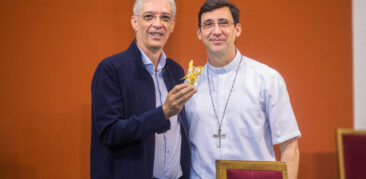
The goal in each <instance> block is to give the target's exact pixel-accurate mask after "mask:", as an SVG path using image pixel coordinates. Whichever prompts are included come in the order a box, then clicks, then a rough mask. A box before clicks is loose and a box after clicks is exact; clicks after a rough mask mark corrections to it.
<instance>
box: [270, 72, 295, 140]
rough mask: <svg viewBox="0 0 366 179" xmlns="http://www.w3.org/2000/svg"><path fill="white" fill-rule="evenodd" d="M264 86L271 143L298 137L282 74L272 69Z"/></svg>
mask: <svg viewBox="0 0 366 179" xmlns="http://www.w3.org/2000/svg"><path fill="white" fill-rule="evenodd" d="M268 84H269V85H267V87H266V93H265V94H266V114H267V118H268V119H269V124H270V128H271V134H272V142H273V144H279V143H282V142H285V141H286V140H289V139H291V138H294V137H300V136H301V133H300V130H299V128H298V125H297V122H296V118H295V115H294V112H293V110H292V107H291V102H290V97H289V95H288V92H287V88H286V84H285V81H284V79H283V78H282V76H281V75H280V74H279V73H278V72H276V71H274V73H273V74H272V75H271V77H270V79H269V80H268Z"/></svg>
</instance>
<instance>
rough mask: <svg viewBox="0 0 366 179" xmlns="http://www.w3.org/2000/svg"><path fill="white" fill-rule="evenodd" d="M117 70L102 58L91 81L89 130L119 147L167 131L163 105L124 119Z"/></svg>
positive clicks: (167, 126)
mask: <svg viewBox="0 0 366 179" xmlns="http://www.w3.org/2000/svg"><path fill="white" fill-rule="evenodd" d="M118 75H119V73H118V70H117V68H116V67H115V66H114V65H113V64H112V63H111V62H109V61H106V60H104V61H102V63H101V64H100V65H99V66H98V68H97V69H96V71H95V74H94V77H93V81H92V130H95V131H96V133H97V134H98V137H99V140H101V141H102V143H104V144H105V145H107V146H109V147H119V146H123V145H126V144H128V143H131V142H134V141H136V140H140V139H142V138H144V137H146V136H149V135H153V134H154V133H155V132H162V131H166V130H168V129H169V128H170V121H169V120H166V119H165V116H164V113H163V110H162V107H161V106H160V107H158V108H155V109H152V110H150V111H146V112H144V113H142V114H140V115H138V116H131V117H129V118H126V116H125V112H124V111H123V109H124V108H123V105H128V104H124V103H123V101H122V95H121V91H122V90H123V89H122V90H121V89H120V85H119V80H118Z"/></svg>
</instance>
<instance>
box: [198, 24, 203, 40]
mask: <svg viewBox="0 0 366 179" xmlns="http://www.w3.org/2000/svg"><path fill="white" fill-rule="evenodd" d="M197 37H198V39H199V40H202V32H201V28H200V27H197Z"/></svg>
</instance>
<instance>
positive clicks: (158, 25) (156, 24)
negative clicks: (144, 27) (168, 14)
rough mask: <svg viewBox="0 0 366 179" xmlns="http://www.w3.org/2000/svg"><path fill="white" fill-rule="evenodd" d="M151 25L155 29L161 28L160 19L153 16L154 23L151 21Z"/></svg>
mask: <svg viewBox="0 0 366 179" xmlns="http://www.w3.org/2000/svg"><path fill="white" fill-rule="evenodd" d="M152 25H153V26H154V27H155V28H160V27H161V26H162V23H161V20H160V18H159V17H156V16H155V19H154V21H153V23H152Z"/></svg>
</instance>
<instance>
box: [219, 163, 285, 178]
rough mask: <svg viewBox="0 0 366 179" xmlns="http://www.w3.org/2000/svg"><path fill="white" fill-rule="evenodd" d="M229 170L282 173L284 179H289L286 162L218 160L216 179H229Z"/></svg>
mask: <svg viewBox="0 0 366 179" xmlns="http://www.w3.org/2000/svg"><path fill="white" fill-rule="evenodd" d="M227 169H238V170H267V171H281V172H282V176H283V179H287V165H286V163H285V162H279V161H239V160H216V179H227V175H226V170H227Z"/></svg>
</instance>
